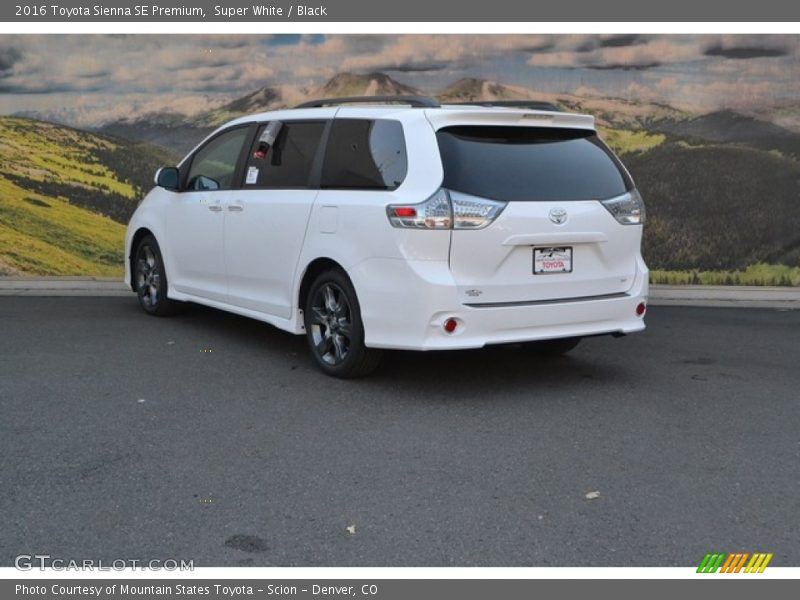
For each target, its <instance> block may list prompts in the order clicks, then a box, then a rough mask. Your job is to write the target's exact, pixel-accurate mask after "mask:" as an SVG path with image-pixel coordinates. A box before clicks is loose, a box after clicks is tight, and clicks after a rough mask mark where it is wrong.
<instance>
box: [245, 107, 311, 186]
mask: <svg viewBox="0 0 800 600" xmlns="http://www.w3.org/2000/svg"><path fill="white" fill-rule="evenodd" d="M324 131H325V121H284V122H277V121H272V122H271V123H268V124H266V125H264V126H263V127H261V129H260V130H259V132H258V135H257V136H256V141H255V143H254V145H253V149H252V151H251V152H250V156H249V158H248V159H247V169H246V171H245V182H244V187H245V189H249V188H261V189H277V188H284V189H286V188H301V189H302V188H307V187H308V186H309V177H310V175H311V168H312V166H313V164H314V158H315V157H316V155H317V150H318V149H319V145H320V142H321V141H322V134H323V132H324Z"/></svg>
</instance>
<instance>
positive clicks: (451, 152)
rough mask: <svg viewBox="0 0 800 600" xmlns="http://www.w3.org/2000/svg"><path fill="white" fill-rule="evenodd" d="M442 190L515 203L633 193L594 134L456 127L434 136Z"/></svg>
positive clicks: (587, 198)
mask: <svg viewBox="0 0 800 600" xmlns="http://www.w3.org/2000/svg"><path fill="white" fill-rule="evenodd" d="M436 135H437V138H438V140H439V151H440V153H441V155H442V163H443V166H444V187H446V188H448V189H451V190H455V191H458V192H463V193H465V194H471V195H474V196H481V197H484V198H493V199H496V200H503V201H516V202H525V201H527V202H545V201H556V202H558V201H568V200H605V199H607V198H613V197H614V196H619V195H620V194H624V193H625V192H626V191H628V190H630V189H631V188H632V187H633V184H632V182H631V181H630V178H629V177H628V175H627V174H626V173H625V170H624V169H623V168H622V165H620V163H619V161H618V160H617V159H616V157H615V156H614V155H613V154H612V153H611V151H610V150H609V149H608V148H607V147H606V145H605V144H604V143H603V142H602V141H601V140H600V138H599V137H597V134H596V133H595V132H594V131H587V130H581V129H563V128H549V127H513V126H478V125H470V126H456V127H446V128H444V129H440V130H439V131H438V132H437V134H436Z"/></svg>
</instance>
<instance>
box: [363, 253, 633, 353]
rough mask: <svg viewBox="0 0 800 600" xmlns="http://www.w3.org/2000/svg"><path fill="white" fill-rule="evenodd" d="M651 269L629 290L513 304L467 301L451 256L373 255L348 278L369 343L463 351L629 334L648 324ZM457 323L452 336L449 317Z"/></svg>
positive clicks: (408, 347) (417, 348) (387, 346)
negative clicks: (642, 313) (641, 310)
mask: <svg viewBox="0 0 800 600" xmlns="http://www.w3.org/2000/svg"><path fill="white" fill-rule="evenodd" d="M648 275H649V273H648V270H647V267H646V265H645V264H644V261H643V260H642V259H641V257H639V258H638V259H637V273H636V277H635V278H634V281H633V284H632V285H631V287H630V289H629V290H628V291H627V292H626V293H625V294H624V295H615V296H606V297H593V298H573V299H570V300H568V301H548V302H543V303H535V302H533V303H527V304H515V305H490V306H483V307H478V306H475V305H472V306H467V305H464V304H462V303H461V302H460V301H459V297H458V291H457V288H456V284H455V282H454V281H453V278H452V276H451V275H450V270H449V268H448V266H447V263H445V262H436V261H417V262H414V261H403V260H392V259H386V260H383V259H376V260H369V261H365V262H364V263H361V264H360V265H357V266H356V267H355V268H354V269H352V270H351V271H350V276H351V278H352V280H353V283H354V285H355V288H356V291H357V293H358V297H359V302H360V305H361V314H362V319H363V321H364V328H365V341H366V344H367V346H369V347H372V348H391V349H404V350H457V349H466V348H481V347H483V346H486V345H489V344H506V343H514V342H528V341H536V340H546V339H554V338H563V337H576V336H578V337H582V336H591V335H603V334H614V333H617V334H627V333H633V332H636V331H641V330H643V329H644V328H645V325H644V319H643V318H642V317H639V316H637V315H636V307H637V305H638V304H639V303H640V302H645V303H646V302H647V293H648ZM450 318H454V319H456V321H457V322H458V327H457V328H456V331H455V332H454V333H452V334H449V333H446V332H445V331H444V328H443V325H444V322H445V321H446V320H447V319H450Z"/></svg>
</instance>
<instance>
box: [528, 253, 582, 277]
mask: <svg viewBox="0 0 800 600" xmlns="http://www.w3.org/2000/svg"><path fill="white" fill-rule="evenodd" d="M573 256H574V253H573V251H572V246H546V247H539V248H534V249H533V274H534V275H565V274H567V273H572V269H573V267H574V261H573Z"/></svg>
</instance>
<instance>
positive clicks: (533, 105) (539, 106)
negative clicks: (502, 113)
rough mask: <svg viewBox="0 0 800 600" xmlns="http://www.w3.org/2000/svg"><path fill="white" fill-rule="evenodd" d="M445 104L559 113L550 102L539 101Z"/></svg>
mask: <svg viewBox="0 0 800 600" xmlns="http://www.w3.org/2000/svg"><path fill="white" fill-rule="evenodd" d="M445 104H450V105H455V106H499V107H505V108H528V109H531V110H546V111H551V112H560V109H559V108H558V106H556V105H555V104H553V103H552V102H543V101H540V100H486V101H484V100H478V101H475V102H446V103H445Z"/></svg>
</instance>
